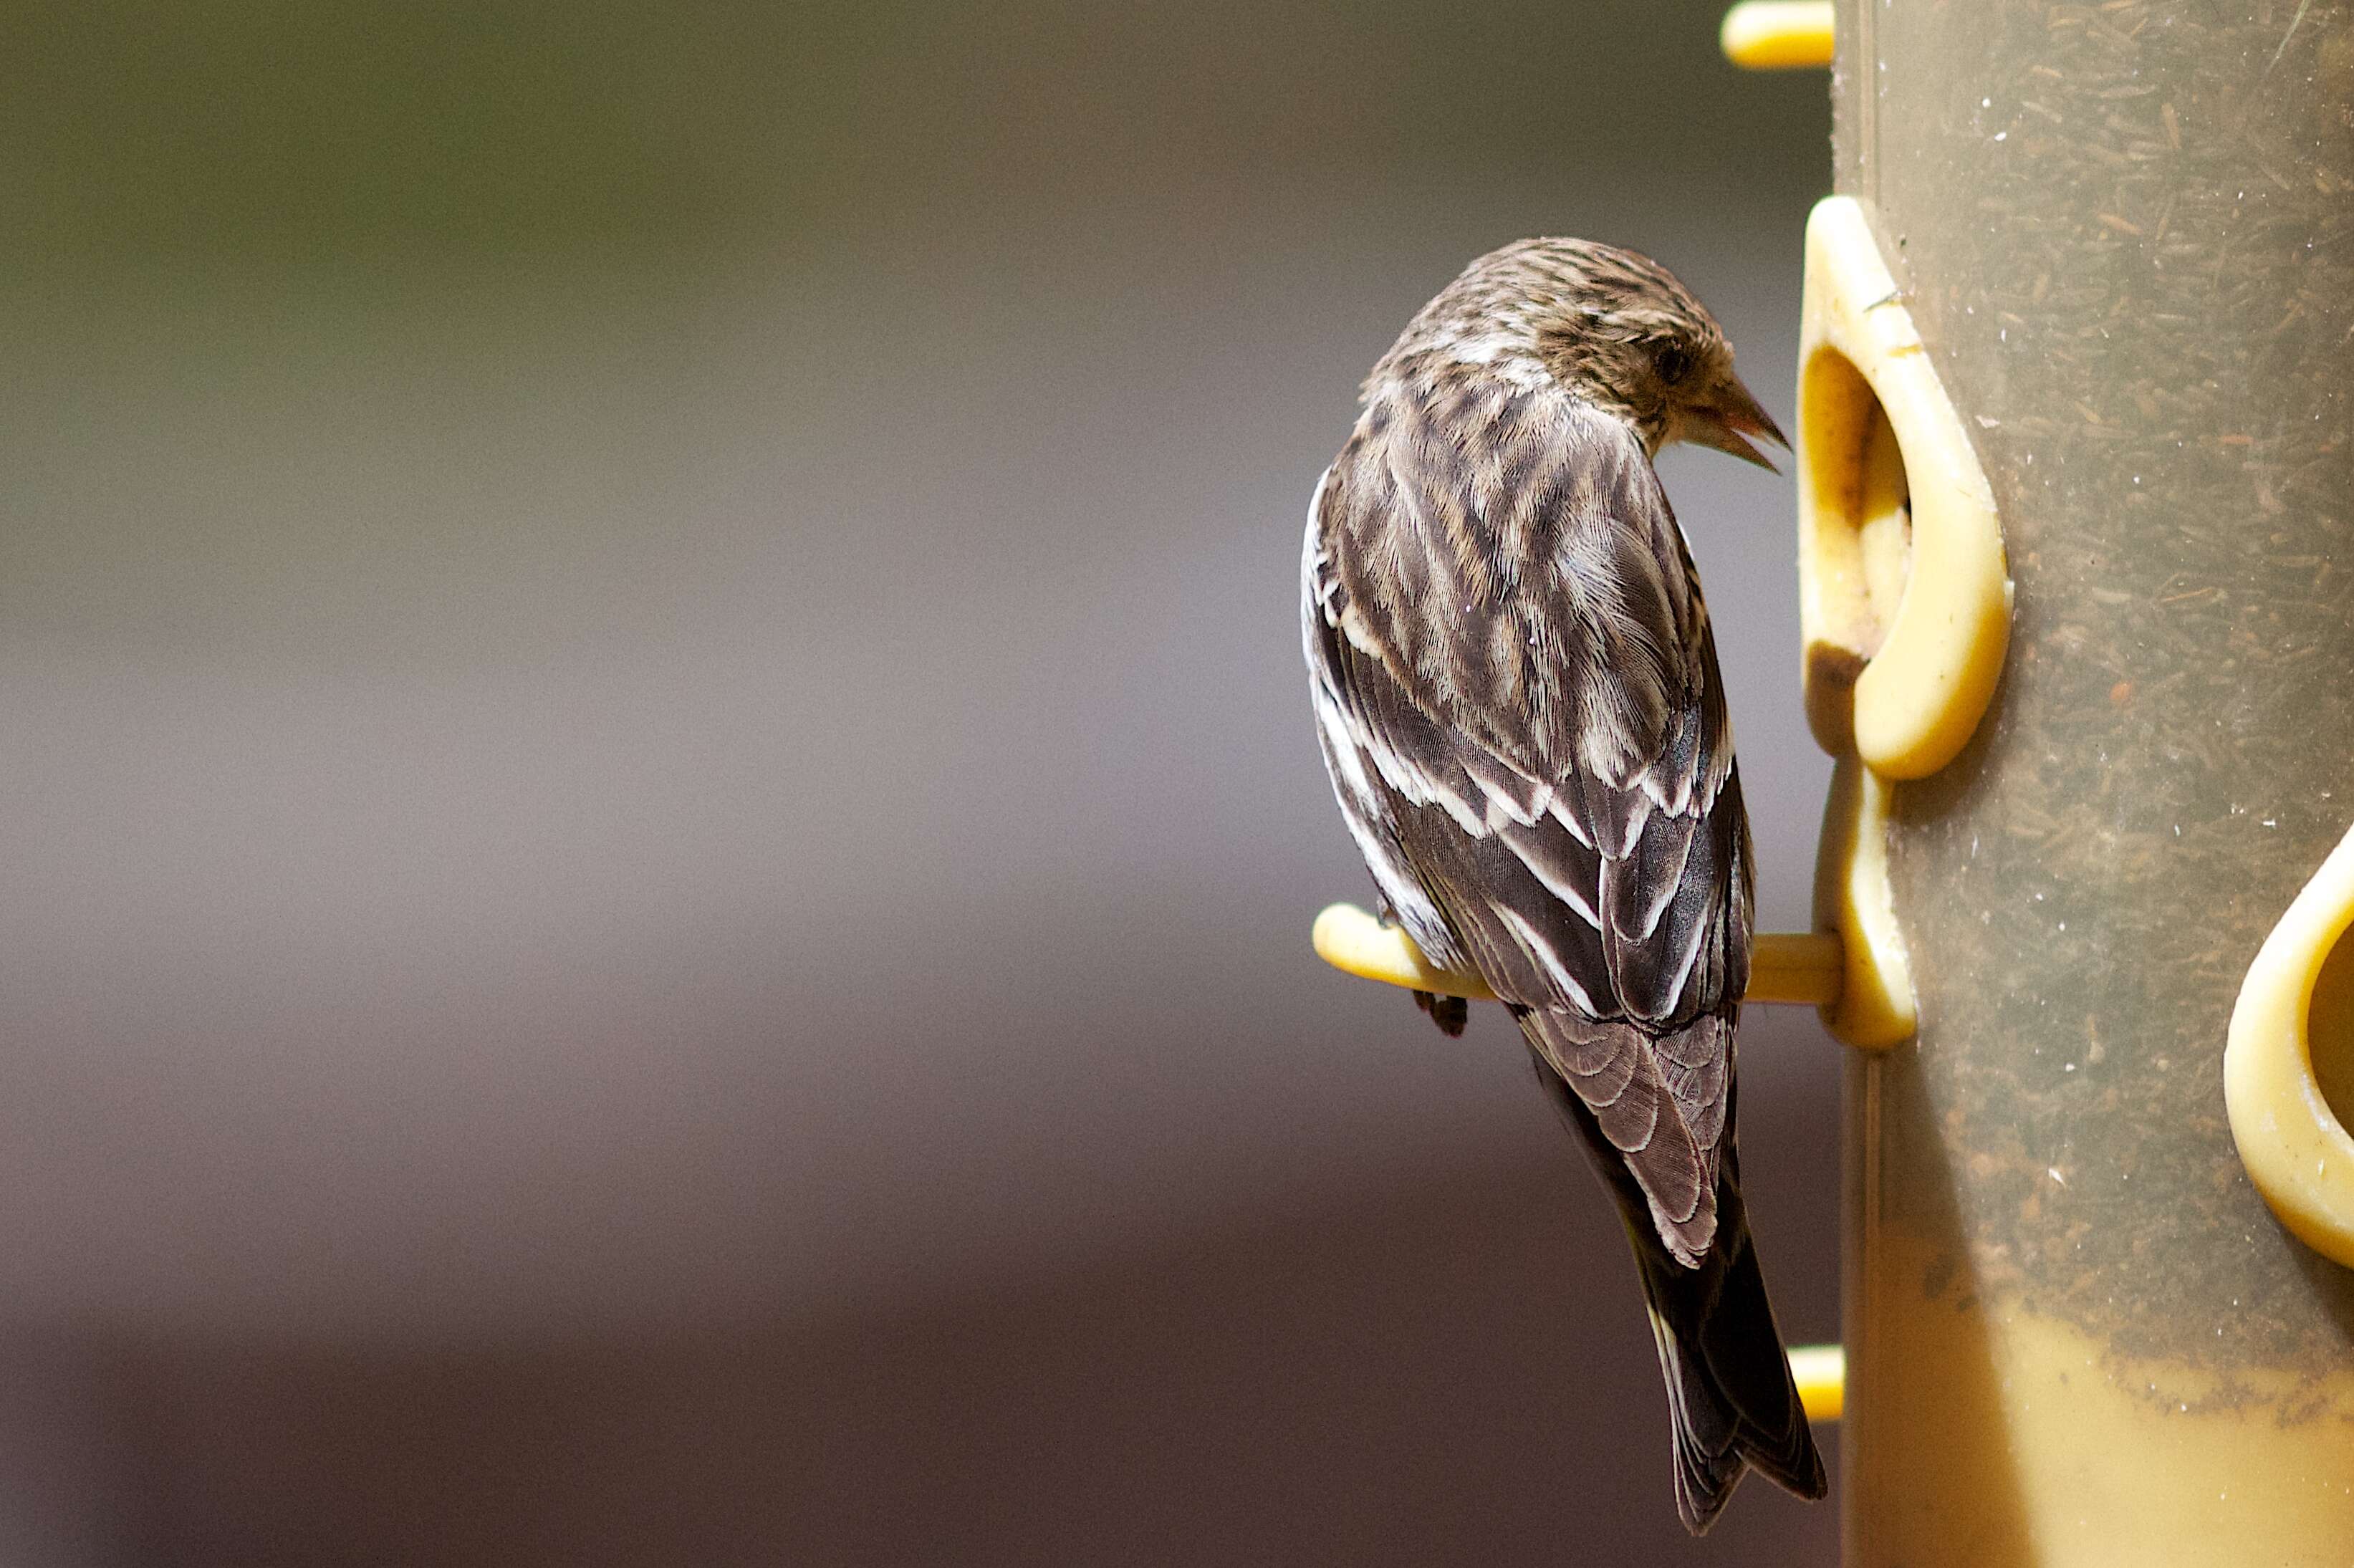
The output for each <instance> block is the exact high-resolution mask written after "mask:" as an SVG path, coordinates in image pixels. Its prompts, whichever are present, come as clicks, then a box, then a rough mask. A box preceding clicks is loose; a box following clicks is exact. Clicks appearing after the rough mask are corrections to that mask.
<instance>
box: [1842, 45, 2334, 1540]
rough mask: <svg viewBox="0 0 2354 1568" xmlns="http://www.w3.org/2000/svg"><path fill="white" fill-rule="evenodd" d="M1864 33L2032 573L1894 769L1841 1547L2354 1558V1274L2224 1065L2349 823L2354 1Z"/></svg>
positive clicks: (1911, 248)
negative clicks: (2258, 1162) (1965, 677)
mask: <svg viewBox="0 0 2354 1568" xmlns="http://www.w3.org/2000/svg"><path fill="white" fill-rule="evenodd" d="M1835 33H1836V37H1837V48H1838V55H1837V59H1836V61H1835V65H1834V70H1833V99H1834V104H1835V109H1836V122H1835V136H1834V146H1835V155H1836V183H1837V188H1838V190H1839V191H1840V193H1841V194H1842V195H1846V196H1853V197H1855V198H1856V199H1857V200H1858V202H1859V203H1860V204H1861V207H1862V209H1863V211H1864V213H1865V215H1866V217H1867V218H1868V221H1869V223H1870V225H1871V228H1872V234H1873V237H1874V238H1875V239H1876V241H1877V243H1878V245H1879V248H1880V251H1881V254H1882V258H1883V259H1884V260H1885V261H1886V263H1887V265H1888V268H1889V270H1890V271H1891V273H1892V274H1893V280H1894V283H1895V285H1896V287H1897V289H1898V290H1899V291H1901V293H1902V299H1903V305H1904V308H1905V309H1906V310H1907V311H1908V312H1909V313H1910V314H1911V316H1912V318H1913V320H1914V323H1915V325H1916V326H1917V328H1918V330H1919V333H1920V335H1921V339H1922V342H1923V350H1922V351H1923V352H1924V353H1925V354H1926V355H1928V356H1929V358H1930V360H1931V362H1932V363H1933V364H1934V366H1935V371H1936V374H1937V376H1938V378H1939V380H1940V381H1941V383H1942V384H1943V386H1944V387H1945V388H1946V392H1947V393H1948V394H1949V395H1950V397H1951V398H1952V400H1953V403H1954V405H1955V408H1956V410H1957V412H1958V413H1959V414H1960V415H1961V417H1962V419H1963V423H1964V426H1965V429H1967V431H1968V433H1969V436H1970V439H1971V440H1972V441H1973V443H1974V444H1975V446H1976V448H1977V450H1978V458H1979V460H1980V462H1981V464H1982V466H1983V469H1984V471H1985V474H1986V477H1987V480H1988V483H1989V485H1990V487H1991V489H1992V492H1993V495H1994V501H1995V503H1996V506H1997V509H1998V511H1999V515H2000V518H2001V524H2002V529H2003V535H2004V543H2005V546H2006V549H2007V554H2008V564H2009V572H2010V575H2011V577H2012V578H2013V580H2014V582H2015V586H2016V599H2015V610H2014V619H2013V621H2012V624H2011V628H2010V643H2009V656H2008V660H2007V662H2006V664H2005V666H2004V670H2003V674H2002V679H2001V683H2000V684H1999V687H1998V688H1997V690H1996V693H1995V695H1994V698H1993V703H1992V705H1991V707H1990V708H1989V709H1988V713H1987V715H1986V717H1985V719H1984V720H1983V722H1982V723H1980V724H1979V726H1978V729H1977V732H1976V734H1975V736H1974V737H1973V738H1972V739H1971V740H1970V742H1969V743H1968V744H1967V746H1966V747H1963V749H1962V750H1961V752H1960V753H1959V755H1958V756H1957V757H1956V758H1954V760H1952V761H1951V762H1950V763H1947V764H1946V765H1945V766H1944V767H1943V768H1940V769H1939V770H1937V771H1936V772H1935V773H1933V774H1932V775H1930V776H1929V777H1926V778H1921V779H1903V780H1902V781H1900V782H1896V783H1895V784H1893V792H1892V795H1891V798H1890V802H1889V806H1888V811H1889V823H1888V828H1887V832H1886V841H1887V862H1888V881H1889V887H1890V890H1891V894H1892V897H1893V906H1894V911H1895V916H1896V918H1897V921H1898V923H1899V924H1900V925H1901V927H1902V934H1903V945H1904V948H1905V950H1906V951H1907V953H1908V954H1909V958H1910V966H1911V973H1912V981H1913V986H1914V994H1915V995H1916V997H1917V1001H1918V1005H1919V1017H1920V1027H1919V1033H1918V1034H1917V1036H1916V1037H1915V1038H1914V1040H1913V1041H1911V1042H1909V1043H1906V1044H1899V1045H1897V1046H1896V1047H1895V1048H1894V1049H1893V1050H1891V1051H1887V1052H1884V1053H1875V1054H1867V1053H1861V1052H1859V1053H1854V1054H1851V1055H1850V1061H1849V1065H1848V1069H1847V1085H1846V1105H1845V1112H1844V1115H1845V1125H1846V1130H1845V1136H1846V1140H1847V1159H1846V1169H1847V1175H1846V1217H1845V1225H1846V1237H1845V1240H1846V1249H1845V1251H1846V1264H1845V1267H1846V1277H1845V1281H1844V1286H1845V1292H1844V1293H1845V1319H1846V1322H1845V1331H1844V1332H1845V1340H1846V1350H1847V1356H1848V1367H1849V1377H1848V1381H1847V1385H1846V1390H1845V1397H1846V1412H1845V1427H1844V1434H1843V1441H1842V1443H1841V1453H1842V1463H1843V1467H1844V1476H1843V1480H1842V1485H1841V1488H1840V1490H1841V1492H1842V1494H1843V1499H1844V1500H1843V1508H1844V1510H1845V1511H1844V1525H1843V1536H1844V1548H1845V1550H1844V1555H1845V1559H1846V1561H1847V1563H1849V1564H1850V1568H1896V1565H1898V1564H1903V1565H1905V1568H1941V1565H1959V1564H1972V1565H1980V1564H2005V1565H2009V1564H2036V1565H2038V1568H2074V1565H2078V1564H2084V1565H2091V1564H2101V1565H2107V1564H2115V1563H2133V1564H2136V1565H2137V1568H2145V1565H2166V1564H2200V1565H2202V1568H2203V1565H2206V1564H2214V1563H2266V1564H2308V1563H2310V1564H2317V1565H2318V1564H2328V1565H2332V1568H2344V1565H2345V1564H2347V1563H2354V1270H2349V1269H2347V1268H2345V1267H2343V1266H2340V1265H2338V1264H2337V1263H2334V1262H2331V1261H2329V1260H2327V1258H2325V1257H2323V1256H2321V1255H2318V1254H2317V1253H2315V1252H2314V1251H2312V1250H2310V1249H2308V1248H2307V1247H2306V1245H2304V1244H2302V1243H2301V1242H2299V1241H2298V1240H2297V1239H2296V1237H2295V1236H2294V1235H2293V1234H2290V1232H2289V1231H2288V1230H2287V1229H2285V1227H2284V1226H2283V1225H2282V1224H2280V1223H2279V1221H2278V1220H2276V1219H2275V1217H2274V1213H2272V1211H2271V1210H2270V1209H2269V1208H2267V1206H2266V1204H2265V1202H2264V1199H2263V1197H2262V1196H2261V1195H2260V1193H2259V1192H2258V1191H2257V1190H2256V1188H2255V1187H2254V1186H2253V1185H2252V1183H2251V1182H2250V1181H2249V1179H2248V1175H2247V1171H2246V1170H2245V1168H2244V1167H2243V1163H2242V1160H2241V1157H2240V1154H2239V1153H2238V1151H2237V1150H2236V1149H2235V1147H2234V1144H2233V1141H2232V1128H2231V1126H2230V1124H2229V1120H2228V1118H2227V1116H2226V1111H2225V1101H2224V1091H2223V1081H2222V1063H2223V1050H2224V1041H2225V1037H2226V1031H2227V1026H2228V1024H2229V1022H2230V1019H2231V1017H2232V1009H2233V1004H2234V1000H2235V998H2236V997H2237V996H2238V994H2239V991H2240V989H2241V984H2242V980H2243V976H2245V975H2246V973H2247V972H2248V969H2249V967H2250V964H2251V962H2252V961H2253V959H2254V958H2255V956H2256V954H2257V952H2258V949H2259V948H2261V947H2262V946H2263V944H2264V941H2265V938H2266V937H2267V934H2268V933H2269V932H2271V931H2272V930H2273V929H2274V927H2275V926H2276V924H2278V923H2279V922H2280V921H2281V919H2282V917H2283V915H2284V912H2285V911H2286V910H2287V909H2288V908H2289V906H2290V905H2291V903H2292V901H2293V900H2295V899H2296V896H2297V895H2298V892H2299V890H2300V888H2302V887H2303V886H2305V885H2306V882H2307V880H2308V879H2309V878H2311V877H2312V876H2313V875H2314V874H2315V872H2316V870H2317V867H2319V866H2320V865H2321V864H2322V863H2323V862H2324V860H2325V859H2326V858H2327V856H2328V855H2329V853H2330V852H2331V850H2332V848H2333V847H2334V846H2335V845H2337V844H2338V842H2339V840H2340V839H2341V838H2342V837H2343V836H2344V835H2345V834H2346V833H2347V831H2348V829H2349V824H2354V552H2350V551H2349V545H2354V431H2349V424H2354V415H2349V399H2354V28H2349V23H2348V20H2347V18H2346V16H2345V15H2344V14H2343V8H2342V7H2329V6H2322V5H2304V4H2301V3H2298V0H2275V3H2271V4H2256V3H2243V4H2235V5H2226V6H2220V7H2219V6H2214V5H2203V4H2202V5H2191V4H2188V3H2185V0H2171V3H2165V4H2158V3H2150V4H2143V3H2140V0H2124V3H2115V0H2112V3H2110V4H2105V5H2031V6H2030V5H1926V4H1911V3H1904V4H1896V5H1889V4H1884V3H1882V0H1841V4H1840V6H1839V9H1838V16H1837V19H1836V25H1835ZM2317 1029H2318V1024H2317ZM2320 1049H2321V1047H2320V1045H2319V1044H2317V1046H2316V1050H2317V1052H2318V1051H2319V1050H2320ZM2347 1109H2348V1107H2344V1106H2339V1107H2338V1111H2339V1113H2340V1114H2341V1115H2342V1114H2343V1113H2344V1112H2345V1111H2346V1110H2347Z"/></svg>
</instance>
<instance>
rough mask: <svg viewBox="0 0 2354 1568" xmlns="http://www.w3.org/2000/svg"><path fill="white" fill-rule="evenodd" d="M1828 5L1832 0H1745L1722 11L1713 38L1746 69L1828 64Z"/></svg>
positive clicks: (1829, 18) (1829, 54) (1726, 54)
mask: <svg viewBox="0 0 2354 1568" xmlns="http://www.w3.org/2000/svg"><path fill="white" fill-rule="evenodd" d="M1831 9H1832V7H1831V0H1743V3H1742V4H1741V5H1735V6H1734V8H1733V9H1732V10H1730V11H1727V12H1726V13H1725V14H1724V27H1723V31H1722V32H1720V33H1719V34H1718V35H1717V42H1718V43H1719V44H1721V45H1722V46H1723V49H1724V58H1726V59H1729V60H1731V61H1732V62H1733V63H1734V65H1737V66H1739V67H1741V68H1742V69H1744V70H1794V69H1801V68H1803V67H1806V66H1827V65H1829V64H1830V63H1831Z"/></svg>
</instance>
